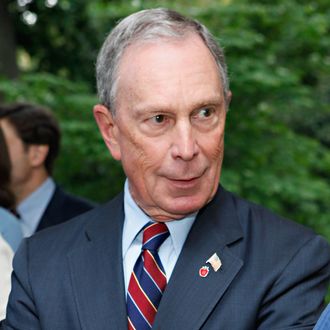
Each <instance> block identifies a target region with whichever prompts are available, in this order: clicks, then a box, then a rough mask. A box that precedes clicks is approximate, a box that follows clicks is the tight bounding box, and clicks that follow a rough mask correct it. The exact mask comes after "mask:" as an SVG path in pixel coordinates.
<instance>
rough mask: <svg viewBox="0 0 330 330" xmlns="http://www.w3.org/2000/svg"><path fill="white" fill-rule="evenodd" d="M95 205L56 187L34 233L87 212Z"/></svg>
mask: <svg viewBox="0 0 330 330" xmlns="http://www.w3.org/2000/svg"><path fill="white" fill-rule="evenodd" d="M95 206H96V205H95V204H93V203H92V202H90V201H88V200H86V199H83V198H81V197H77V196H73V195H70V194H68V193H66V192H65V191H64V190H63V189H61V188H60V187H59V186H56V188H55V191H54V194H53V196H52V198H51V200H50V202H49V204H48V205H47V208H46V210H45V212H44V213H43V215H42V217H41V219H40V222H39V225H38V227H37V230H36V231H39V230H41V229H45V228H47V227H50V226H54V225H57V224H59V223H62V222H65V221H67V220H69V219H71V218H74V217H76V216H77V215H79V214H82V213H84V212H87V211H89V210H91V209H92V208H94V207H95Z"/></svg>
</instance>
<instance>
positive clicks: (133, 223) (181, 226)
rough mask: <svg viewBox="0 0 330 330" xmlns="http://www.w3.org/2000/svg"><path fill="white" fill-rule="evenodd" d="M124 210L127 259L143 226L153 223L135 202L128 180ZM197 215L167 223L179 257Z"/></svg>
mask: <svg viewBox="0 0 330 330" xmlns="http://www.w3.org/2000/svg"><path fill="white" fill-rule="evenodd" d="M124 210H125V221H124V228H123V257H125V255H126V252H127V250H128V249H129V247H130V245H131V244H132V242H133V241H134V239H135V238H136V236H137V235H138V234H139V232H140V231H141V229H142V228H143V226H144V225H146V224H147V223H148V222H150V221H153V220H152V219H151V218H150V217H149V216H148V215H147V214H145V213H144V212H143V211H142V209H141V208H140V207H139V206H138V205H137V204H136V202H135V201H134V200H133V198H132V195H131V193H130V191H129V183H128V180H126V182H125V187H124ZM196 215H197V212H196V213H193V214H191V215H188V216H187V217H185V218H183V219H180V220H173V221H168V222H166V225H167V228H168V230H169V232H170V237H171V239H172V242H173V247H174V249H175V252H176V254H177V255H179V254H180V252H181V250H182V247H183V244H184V242H185V240H186V238H187V236H188V233H189V231H190V228H191V226H192V225H193V223H194V221H195V219H196ZM141 243H142V241H141Z"/></svg>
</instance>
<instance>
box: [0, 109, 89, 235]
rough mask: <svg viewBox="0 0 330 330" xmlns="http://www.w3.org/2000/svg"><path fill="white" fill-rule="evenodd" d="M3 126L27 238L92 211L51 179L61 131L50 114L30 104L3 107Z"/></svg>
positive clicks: (0, 115) (18, 206)
mask: <svg viewBox="0 0 330 330" xmlns="http://www.w3.org/2000/svg"><path fill="white" fill-rule="evenodd" d="M0 125H1V128H2V130H3V132H4V135H5V139H6V141H7V145H8V149H9V155H10V160H11V165H12V170H11V180H10V181H11V182H10V188H11V189H12V191H13V192H14V195H15V197H16V202H17V211H18V213H19V215H20V217H21V221H20V223H21V225H22V231H23V235H24V236H25V237H28V236H31V235H32V234H33V233H34V232H35V231H39V230H41V229H44V228H46V227H49V226H53V225H55V224H58V223H61V222H64V221H66V220H68V219H70V218H72V217H74V216H76V215H78V214H81V213H83V212H86V211H88V210H90V209H91V208H93V204H92V203H91V202H89V201H87V200H84V199H82V198H78V197H75V196H72V195H70V194H67V193H66V192H64V191H63V190H62V189H61V188H60V187H59V186H57V185H56V184H55V182H54V180H53V179H52V177H51V175H52V171H53V167H54V161H55V159H56V157H57V155H58V153H59V148H60V128H59V125H58V123H57V121H56V119H55V117H54V116H53V114H52V113H51V112H50V111H49V110H47V109H45V108H42V107H40V106H37V105H33V104H27V103H16V104H12V105H1V106H0Z"/></svg>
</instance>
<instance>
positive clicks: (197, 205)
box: [167, 197, 212, 219]
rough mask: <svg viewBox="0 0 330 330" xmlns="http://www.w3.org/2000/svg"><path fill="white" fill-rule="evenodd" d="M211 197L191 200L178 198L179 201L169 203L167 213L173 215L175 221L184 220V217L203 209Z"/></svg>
mask: <svg viewBox="0 0 330 330" xmlns="http://www.w3.org/2000/svg"><path fill="white" fill-rule="evenodd" d="M211 198H212V197H209V198H205V197H198V198H197V197H193V198H191V197H190V198H180V200H177V199H176V200H174V201H172V203H169V205H168V206H169V207H168V208H167V209H168V211H169V213H171V214H173V215H175V218H176V219H181V218H184V217H185V216H187V215H189V214H191V213H194V212H197V211H199V210H200V209H201V208H203V207H204V206H205V205H206V204H207V203H208V202H209V201H210V200H211Z"/></svg>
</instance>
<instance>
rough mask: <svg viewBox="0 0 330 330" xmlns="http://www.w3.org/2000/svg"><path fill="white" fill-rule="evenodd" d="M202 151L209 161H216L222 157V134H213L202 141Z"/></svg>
mask: <svg viewBox="0 0 330 330" xmlns="http://www.w3.org/2000/svg"><path fill="white" fill-rule="evenodd" d="M203 145H204V153H205V155H206V157H207V158H208V159H209V161H211V162H218V161H219V160H222V158H223V152H224V139H223V134H221V135H220V136H219V135H215V136H213V137H212V138H211V139H210V138H208V139H207V140H205V141H204V144H203Z"/></svg>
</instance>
